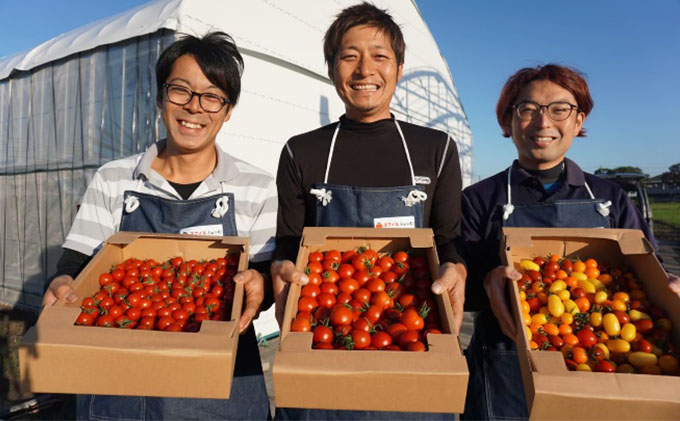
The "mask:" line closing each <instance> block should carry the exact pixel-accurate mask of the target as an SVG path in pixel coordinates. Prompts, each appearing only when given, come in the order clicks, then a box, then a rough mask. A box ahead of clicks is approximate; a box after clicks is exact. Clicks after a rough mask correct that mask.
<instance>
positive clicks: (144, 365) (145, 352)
mask: <svg viewBox="0 0 680 421" xmlns="http://www.w3.org/2000/svg"><path fill="white" fill-rule="evenodd" d="M237 253H238V254H240V258H239V266H238V269H239V271H240V270H244V269H246V268H247V266H248V239H247V238H240V237H219V238H216V237H207V236H187V235H178V234H147V233H134V232H118V233H116V234H114V235H112V236H111V237H109V239H108V240H107V241H106V242H105V243H104V245H103V246H102V248H101V250H100V251H99V252H98V253H97V254H96V256H95V257H94V258H93V259H92V260H91V261H90V263H89V264H88V265H87V266H86V267H85V269H83V271H82V272H81V273H80V275H79V276H78V277H77V278H76V280H75V283H74V287H75V290H76V292H77V294H78V297H79V299H78V301H77V302H76V303H73V304H65V303H63V302H58V303H56V304H55V305H54V306H51V307H46V308H45V309H43V311H42V313H41V314H40V317H39V319H38V322H37V323H36V325H35V326H34V327H33V328H31V329H29V330H28V332H26V334H25V335H24V337H23V339H22V341H21V344H20V346H19V365H20V371H21V382H22V388H23V389H24V390H25V391H31V392H51V393H76V394H103V395H133V396H166V397H195V398H225V399H226V398H228V397H229V392H230V390H231V378H232V374H233V371H234V363H235V361H236V348H237V345H238V337H239V332H238V320H239V317H240V314H241V308H242V306H243V293H244V292H243V286H240V285H237V286H236V290H235V292H234V301H233V304H232V311H231V317H230V320H229V321H212V320H206V321H204V322H202V324H201V329H200V331H199V332H162V331H146V330H128V329H117V328H103V327H91V326H76V325H74V323H75V320H76V318H77V317H78V314H79V313H80V302H81V301H82V299H83V298H85V297H88V296H91V295H92V294H94V293H95V292H97V291H98V290H99V275H100V274H101V273H104V272H108V271H109V270H110V268H111V267H112V266H113V265H115V264H118V263H121V262H123V261H124V260H126V259H127V258H130V257H135V258H138V259H150V258H153V259H155V260H157V261H159V262H163V261H166V260H167V259H169V258H171V257H175V256H180V257H182V258H184V259H185V260H190V259H196V260H210V259H214V258H218V257H224V256H225V255H226V254H237Z"/></svg>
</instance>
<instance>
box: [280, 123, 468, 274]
mask: <svg viewBox="0 0 680 421" xmlns="http://www.w3.org/2000/svg"><path fill="white" fill-rule="evenodd" d="M340 121H341V127H340V132H339V134H338V137H337V139H336V143H335V149H334V152H333V157H332V162H331V167H330V171H329V176H328V183H332V184H341V185H349V186H355V187H394V186H405V185H411V184H412V179H411V173H410V171H409V167H408V161H407V158H406V153H405V151H404V147H403V143H402V140H401V137H400V136H399V132H398V131H397V127H396V125H395V123H394V121H393V120H392V119H385V120H380V121H376V122H373V123H359V122H356V121H353V120H350V119H348V118H347V117H345V116H343V117H341V118H340ZM399 125H400V127H401V129H402V132H403V134H404V138H405V139H406V144H407V147H408V150H409V154H410V156H411V161H412V163H413V169H414V173H415V176H416V180H417V182H418V184H420V185H423V186H424V187H425V192H426V193H427V200H426V202H425V212H424V221H423V225H424V226H425V227H431V228H432V229H433V231H434V235H435V242H436V244H437V251H438V253H439V258H440V261H441V262H442V263H443V262H453V263H458V262H463V260H462V258H461V256H460V255H459V254H458V252H457V251H456V248H455V245H454V240H455V239H456V238H457V237H458V236H459V235H460V225H461V208H460V203H461V202H460V200H461V199H460V198H461V188H462V181H461V174H460V162H459V158H458V150H457V147H456V143H455V142H454V141H453V140H452V139H451V138H450V137H449V135H448V134H446V133H444V132H441V131H438V130H434V129H429V128H425V127H421V126H416V125H414V124H410V123H406V122H402V121H399ZM336 126H337V123H333V124H330V125H327V126H324V127H321V128H319V129H317V130H314V131H311V132H308V133H304V134H301V135H298V136H295V137H293V138H291V139H290V140H289V141H288V143H287V144H286V145H285V146H284V148H283V150H282V152H281V158H280V160H279V168H278V172H277V176H276V184H277V189H278V197H279V210H278V216H277V228H276V250H275V251H274V257H273V258H274V259H275V260H276V259H287V260H292V261H295V257H296V255H297V251H298V248H299V245H300V239H301V236H302V229H303V227H305V226H314V225H315V224H316V202H317V199H316V197H315V196H313V195H311V194H310V193H309V190H310V189H311V188H312V187H313V186H314V184H316V183H320V182H323V181H324V175H325V170H326V161H327V159H328V153H329V151H330V145H331V139H332V137H333V132H334V131H335V128H336Z"/></svg>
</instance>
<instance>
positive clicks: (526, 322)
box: [522, 313, 531, 336]
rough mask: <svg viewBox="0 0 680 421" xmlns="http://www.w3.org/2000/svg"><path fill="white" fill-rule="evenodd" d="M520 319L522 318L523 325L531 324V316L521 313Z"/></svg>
mask: <svg viewBox="0 0 680 421" xmlns="http://www.w3.org/2000/svg"><path fill="white" fill-rule="evenodd" d="M522 317H524V324H525V325H527V326H529V325H530V324H531V316H530V315H529V313H522ZM529 336H531V335H529Z"/></svg>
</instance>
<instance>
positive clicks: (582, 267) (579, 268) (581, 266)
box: [573, 260, 587, 272]
mask: <svg viewBox="0 0 680 421" xmlns="http://www.w3.org/2000/svg"><path fill="white" fill-rule="evenodd" d="M573 267H574V272H585V271H586V268H587V267H586V264H585V263H583V262H582V261H580V260H577V261H575V262H574V266H573Z"/></svg>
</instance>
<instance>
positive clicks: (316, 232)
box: [302, 227, 434, 248]
mask: <svg viewBox="0 0 680 421" xmlns="http://www.w3.org/2000/svg"><path fill="white" fill-rule="evenodd" d="M334 237H339V238H409V239H410V241H411V247H413V248H423V247H430V246H432V244H433V238H434V234H433V232H432V229H431V228H382V229H376V228H341V227H338V228H333V227H330V228H329V227H305V229H304V231H303V232H302V245H303V246H321V245H323V244H325V243H326V239H328V238H334Z"/></svg>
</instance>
